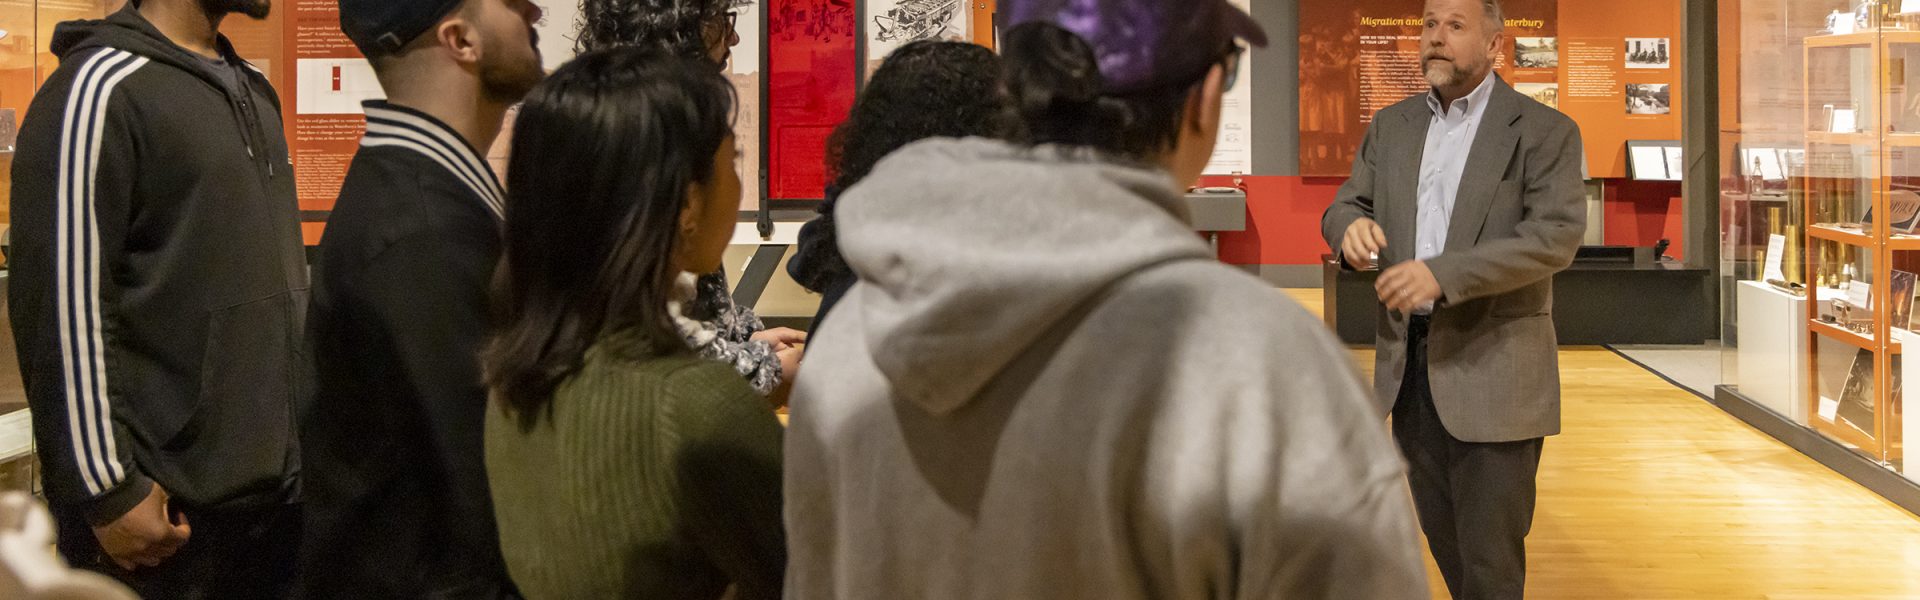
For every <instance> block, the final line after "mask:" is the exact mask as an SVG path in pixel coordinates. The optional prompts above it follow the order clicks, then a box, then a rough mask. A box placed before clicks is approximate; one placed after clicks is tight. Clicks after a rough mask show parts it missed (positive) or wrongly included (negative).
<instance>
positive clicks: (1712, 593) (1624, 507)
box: [1288, 290, 1920, 600]
mask: <svg viewBox="0 0 1920 600" xmlns="http://www.w3.org/2000/svg"><path fill="white" fill-rule="evenodd" d="M1288 293H1289V295H1292V296H1293V297H1294V298H1295V299H1296V300H1298V301H1300V302H1301V303H1302V304H1304V305H1306V306H1307V307H1308V308H1309V309H1311V310H1313V311H1315V312H1316V313H1317V312H1318V311H1319V308H1320V294H1319V291H1318V290H1304V291H1289V292H1288ZM1560 357H1561V374H1562V380H1563V386H1564V402H1565V409H1564V415H1563V422H1564V429H1565V433H1564V434H1562V435H1560V436H1558V437H1554V438H1551V439H1549V440H1548V441H1547V444H1546V451H1545V455H1544V456H1543V457H1542V461H1541V467H1540V498H1539V508H1538V511H1537V514H1536V516H1535V519H1534V529H1533V536H1532V537H1531V538H1529V539H1528V549H1527V561H1528V567H1529V572H1530V576H1529V579H1528V581H1527V597H1528V598H1596V599H1597V598H1607V599H1616V598H1632V599H1643V598H1644V599H1682V598H1687V599H1691V598H1702V599H1716V600H1718V599H1731V598H1769V599H1787V598H1822V599H1842V598H1845V599H1869V598H1876V599H1877V598H1886V599H1894V598H1898V599H1902V600H1914V599H1920V518H1916V517H1914V516H1913V515H1912V514H1910V513H1907V512H1905V511H1902V510H1901V509H1900V508H1898V507H1896V506H1894V505H1893V504H1891V503H1888V502H1887V501H1886V500H1884V499H1881V498H1880V497H1879V496H1876V495H1874V494H1873V493H1872V492H1869V491H1867V490H1866V489H1865V488H1862V487H1860V486H1859V485H1856V484H1854V483H1853V482H1852V481H1849V480H1847V479H1846V478H1844V477H1841V476H1840V475H1838V474H1835V473H1834V472H1832V471H1830V470H1827V468H1826V467H1823V466H1821V465H1820V464H1818V463H1815V462H1814V461H1813V460H1812V459H1809V458H1807V457H1806V456H1804V455H1802V454H1800V453H1799V452H1796V451H1794V450H1793V449H1791V448H1788V447H1786V446H1785V445H1783V444H1780V443H1779V442H1777V441H1775V440H1773V438H1770V437H1767V436H1766V435H1765V434H1762V433H1760V432H1759V431H1757V430H1754V429H1752V428H1750V427H1748V426H1747V425H1746V424H1744V423H1741V422H1740V421H1738V420H1736V419H1734V418H1733V417H1731V416H1729V415H1727V414H1726V413H1725V412H1722V411H1721V410H1720V409H1718V408H1715V407H1714V406H1712V405H1710V404H1708V403H1707V402H1706V401H1704V400H1702V399H1700V398H1699V397H1697V396H1694V395H1692V394H1691V393H1688V392H1686V391H1683V390H1681V389H1679V388H1676V387H1674V386H1672V385H1670V384H1668V383H1666V382H1665V381H1663V380H1661V379H1660V378H1659V377H1656V376H1654V375H1653V374H1651V373H1648V372H1646V371H1645V370H1642V369H1640V368H1639V367H1637V366H1635V365H1633V364H1632V363H1629V362H1627V361H1626V360H1624V359H1622V358H1620V357H1619V356H1617V355H1615V354H1613V353H1612V352H1610V351H1608V350H1605V349H1602V348H1565V349H1562V350H1561V353H1560ZM1354 358H1355V360H1356V361H1358V364H1359V365H1360V366H1361V368H1362V369H1363V371H1370V370H1371V367H1372V362H1373V353H1372V351H1371V350H1362V349H1357V350H1355V351H1354ZM1429 571H1430V577H1429V579H1430V580H1431V581H1432V582H1433V589H1434V592H1435V593H1434V597H1435V598H1444V597H1446V596H1445V591H1444V590H1445V587H1444V585H1443V584H1442V583H1441V582H1440V577H1439V573H1438V572H1437V571H1433V570H1432V566H1431V563H1429Z"/></svg>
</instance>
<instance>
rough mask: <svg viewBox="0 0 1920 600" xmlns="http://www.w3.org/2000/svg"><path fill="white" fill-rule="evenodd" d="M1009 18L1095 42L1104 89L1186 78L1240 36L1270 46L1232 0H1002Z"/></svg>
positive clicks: (1009, 23)
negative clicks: (1041, 23)
mask: <svg viewBox="0 0 1920 600" xmlns="http://www.w3.org/2000/svg"><path fill="white" fill-rule="evenodd" d="M1000 10H1001V11H1003V12H1005V13H1006V15H1007V20H1006V26H1007V27H1008V28H1012V27H1013V26H1016V25H1020V24H1023V23H1028V22H1032V21H1046V22H1049V23H1053V24H1054V25H1058V26H1060V28H1062V29H1065V30H1067V31H1071V32H1073V33H1075V34H1077V35H1079V36H1080V38H1081V39H1084V40H1086V41H1087V43H1088V44H1090V45H1092V46H1093V52H1094V55H1095V56H1096V58H1097V59H1098V60H1099V61H1100V74H1101V75H1102V76H1104V77H1105V78H1106V91H1107V92H1109V93H1127V92H1133V91H1139V90H1144V89H1149V88H1153V87H1158V86H1162V85H1174V84H1180V83H1185V81H1183V80H1191V79H1192V78H1194V77H1197V76H1198V75H1199V74H1200V73H1203V72H1205V69H1206V68H1207V66H1208V65H1211V64H1213V63H1215V62H1218V61H1219V60H1220V59H1221V57H1222V55H1221V52H1223V51H1224V50H1225V49H1226V48H1227V45H1228V44H1230V43H1233V41H1234V40H1235V39H1239V40H1245V41H1246V42H1247V44H1249V45H1252V46H1255V47H1259V48H1265V47H1266V46H1267V31H1266V30H1265V29H1262V28H1261V27H1260V24H1259V23H1256V22H1254V20H1253V16H1252V15H1248V14H1247V13H1246V11H1243V10H1240V9H1239V7H1236V6H1234V5H1232V4H1228V3H1227V0H1001V2H1000Z"/></svg>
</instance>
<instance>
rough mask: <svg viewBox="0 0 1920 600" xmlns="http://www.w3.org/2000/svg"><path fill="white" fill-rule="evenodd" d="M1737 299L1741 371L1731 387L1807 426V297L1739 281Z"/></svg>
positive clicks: (1764, 285) (1760, 284)
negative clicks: (1737, 387) (1734, 386)
mask: <svg viewBox="0 0 1920 600" xmlns="http://www.w3.org/2000/svg"><path fill="white" fill-rule="evenodd" d="M1738 294H1739V296H1738V302H1739V304H1738V306H1739V307H1740V309H1739V310H1740V314H1739V319H1738V322H1739V334H1740V337H1739V339H1740V348H1739V351H1738V356H1739V368H1740V370H1739V373H1738V375H1737V376H1736V378H1735V384H1736V385H1738V386H1739V389H1740V393H1741V394H1742V395H1745V396H1746V397H1747V398H1750V399H1752V400H1753V401H1754V402H1756V403H1758V404H1760V405H1761V406H1765V407H1767V408H1768V409H1770V410H1772V411H1774V412H1776V413H1779V414H1780V415H1781V416H1785V417H1787V418H1788V419H1789V420H1791V421H1792V422H1794V423H1797V424H1799V425H1801V426H1806V425H1807V424H1808V420H1807V381H1806V377H1807V350H1806V346H1807V329H1806V322H1807V300H1806V298H1801V297H1797V296H1794V295H1793V294H1789V293H1786V292H1782V291H1780V290H1777V289H1774V287H1773V286H1770V285H1767V284H1764V283H1760V282H1756V281H1742V282H1740V284H1739V292H1738ZM1843 376H1844V374H1843Z"/></svg>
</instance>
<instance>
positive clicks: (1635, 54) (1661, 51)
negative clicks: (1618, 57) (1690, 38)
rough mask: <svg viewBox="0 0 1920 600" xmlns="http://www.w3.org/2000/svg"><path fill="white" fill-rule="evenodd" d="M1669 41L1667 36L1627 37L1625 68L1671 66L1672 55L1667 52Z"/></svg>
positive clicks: (1661, 67) (1663, 67)
mask: <svg viewBox="0 0 1920 600" xmlns="http://www.w3.org/2000/svg"><path fill="white" fill-rule="evenodd" d="M1671 43H1672V40H1669V39H1667V38H1627V68H1629V69H1667V68H1672V65H1673V56H1672V55H1670V54H1668V46H1669V45H1671Z"/></svg>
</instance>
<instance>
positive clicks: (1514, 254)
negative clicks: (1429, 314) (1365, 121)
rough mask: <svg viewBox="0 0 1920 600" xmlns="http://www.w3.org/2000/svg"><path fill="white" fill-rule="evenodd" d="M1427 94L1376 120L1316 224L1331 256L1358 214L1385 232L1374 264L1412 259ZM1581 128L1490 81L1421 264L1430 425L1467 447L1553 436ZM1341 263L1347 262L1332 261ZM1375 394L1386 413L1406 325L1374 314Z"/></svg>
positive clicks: (1576, 217) (1580, 201)
mask: <svg viewBox="0 0 1920 600" xmlns="http://www.w3.org/2000/svg"><path fill="white" fill-rule="evenodd" d="M1432 116H1433V112H1432V110H1431V109H1429V108H1428V107H1427V100H1426V96H1425V95H1424V94H1423V95H1420V96H1415V97H1413V98H1409V99H1407V100H1406V101H1403V102H1400V103H1399V104H1395V105H1393V106H1392V107H1389V108H1387V109H1385V110H1382V111H1380V113H1379V114H1377V115H1375V117H1374V121H1373V125H1372V126H1371V127H1369V128H1368V129H1367V137H1366V140H1365V141H1364V142H1362V143H1361V145H1360V152H1359V156H1358V157H1357V158H1356V159H1355V160H1354V163H1353V178H1352V179H1349V180H1348V181H1347V183H1346V185H1345V186H1343V187H1341V188H1340V195H1339V197H1338V198H1337V199H1336V200H1334V203H1333V206H1332V207H1331V208H1328V209H1327V213H1326V215H1325V216H1324V217H1323V218H1322V219H1321V233H1322V234H1323V235H1324V236H1325V237H1326V239H1327V243H1328V244H1329V245H1330V246H1331V247H1332V248H1333V251H1334V253H1335V254H1339V253H1340V242H1341V240H1342V239H1343V238H1344V237H1345V236H1346V230H1347V227H1348V226H1349V225H1352V224H1353V222H1354V220H1356V219H1359V218H1361V217H1367V218H1371V219H1373V220H1375V221H1377V222H1379V223H1380V227H1381V228H1382V229H1384V230H1385V231H1386V234H1387V247H1386V249H1385V250H1383V251H1381V256H1380V258H1381V262H1382V263H1383V264H1386V265H1396V264H1400V263H1402V262H1406V261H1410V260H1414V246H1415V243H1414V236H1415V232H1416V230H1417V225H1416V222H1415V219H1416V214H1417V212H1418V211H1417V207H1418V204H1419V173H1420V162H1421V158H1422V156H1421V155H1422V154H1423V153H1424V152H1425V148H1426V138H1427V126H1428V124H1429V122H1430V120H1431V118H1432ZM1581 156H1582V155H1581V145H1580V128H1579V126H1577V125H1575V124H1574V123H1573V120H1572V119H1569V118H1567V116H1566V115H1563V114H1561V113H1560V112H1559V111H1556V110H1554V109H1551V108H1548V107H1546V106H1545V105H1543V104H1540V103H1538V102H1534V101H1533V100H1532V99H1530V98H1527V97H1526V96H1523V95H1521V94H1520V93H1518V92H1515V91H1514V90H1513V88H1512V87H1509V86H1508V85H1507V84H1506V82H1505V81H1496V82H1495V84H1494V90H1493V96H1492V99H1491V100H1489V101H1488V103H1487V109H1486V113H1485V115H1484V116H1483V117H1482V118H1481V122H1480V129H1479V132H1478V133H1477V134H1476V137H1475V138H1474V140H1473V150H1472V152H1471V153H1470V154H1469V155H1468V158H1467V167H1466V172H1465V174H1464V176H1463V177H1461V180H1460V190H1459V195H1458V197H1457V199H1456V201H1455V204H1454V209H1453V221H1452V223H1451V224H1450V227H1449V229H1448V232H1447V246H1446V249H1445V250H1444V251H1443V252H1442V253H1441V255H1440V256H1436V257H1434V258H1433V259H1431V260H1428V261H1427V267H1428V268H1429V269H1431V270H1432V271H1433V275H1434V278H1435V279H1436V280H1438V281H1439V282H1440V288H1441V290H1442V292H1443V294H1444V295H1443V296H1442V299H1441V302H1440V305H1439V306H1437V307H1436V308H1435V309H1434V313H1433V321H1432V327H1431V330H1430V334H1429V335H1428V339H1427V350H1428V377H1429V379H1430V380H1431V383H1432V387H1433V401H1434V406H1435V408H1436V409H1437V412H1439V414H1440V421H1441V422H1442V423H1444V424H1445V425H1446V427H1447V431H1448V432H1449V433H1452V434H1453V437H1455V438H1458V439H1460V440H1461V441H1466V442H1509V441H1519V440H1527V439H1533V438H1539V437H1546V436H1550V435H1555V434H1558V433H1560V367H1559V364H1560V363H1559V355H1558V353H1557V351H1556V350H1557V345H1556V340H1555V333H1554V329H1553V316H1552V312H1551V311H1552V310H1553V274H1554V273H1557V272H1559V271H1561V270H1562V269H1565V268H1567V266H1568V265H1570V264H1572V263H1573V255H1574V252H1575V250H1577V249H1578V248H1579V246H1580V239H1581V237H1582V236H1583V235H1584V234H1585V232H1586V207H1585V203H1584V196H1585V194H1584V190H1583V183H1582V181H1581V176H1580V162H1581ZM1342 260H1344V259H1342ZM1380 312H1381V316H1380V326H1379V331H1378V343H1377V346H1378V354H1377V358H1376V359H1375V367H1376V371H1375V373H1374V393H1375V394H1376V395H1377V396H1378V400H1379V402H1380V403H1381V404H1382V405H1383V406H1384V407H1385V408H1387V409H1388V410H1389V411H1390V410H1391V409H1392V407H1393V404H1394V401H1395V400H1396V399H1397V398H1398V397H1399V394H1400V384H1401V379H1402V378H1403V376H1404V375H1405V372H1406V362H1407V343H1406V339H1407V317H1406V316H1405V315H1400V314H1395V313H1389V312H1388V311H1387V310H1386V308H1385V307H1384V306H1383V307H1381V309H1380Z"/></svg>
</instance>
